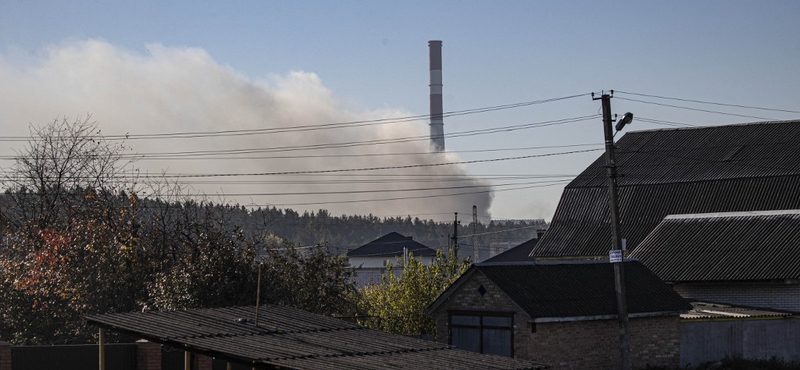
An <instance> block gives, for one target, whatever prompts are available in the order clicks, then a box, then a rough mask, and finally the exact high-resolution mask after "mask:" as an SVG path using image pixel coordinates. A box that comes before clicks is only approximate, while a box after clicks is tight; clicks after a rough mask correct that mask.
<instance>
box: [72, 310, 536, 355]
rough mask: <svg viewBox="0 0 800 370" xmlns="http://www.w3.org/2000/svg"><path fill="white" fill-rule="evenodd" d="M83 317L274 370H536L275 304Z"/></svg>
mask: <svg viewBox="0 0 800 370" xmlns="http://www.w3.org/2000/svg"><path fill="white" fill-rule="evenodd" d="M259 317H260V319H259V326H258V327H256V326H255V325H254V324H253V319H254V318H255V307H228V308H216V309H195V310H185V311H171V312H133V313H121V314H108V315H97V316H89V317H87V318H86V319H87V321H88V322H89V323H90V324H95V325H98V326H100V327H104V328H109V329H114V330H117V331H121V332H125V333H128V334H132V335H134V336H138V337H141V338H145V339H148V340H151V341H153V342H157V343H162V344H166V345H170V346H173V347H177V348H187V349H188V351H190V352H195V353H201V354H205V355H209V356H214V357H217V358H221V359H223V360H227V361H231V362H237V363H242V364H247V365H248V366H254V367H256V368H269V369H275V368H281V369H418V368H419V366H420V364H425V368H429V369H539V368H543V367H544V366H543V365H541V364H537V363H535V362H531V361H523V360H516V359H511V358H506V357H500V356H492V355H483V354H478V353H472V352H467V351H462V350H458V349H455V348H453V347H451V346H448V345H445V344H442V343H438V342H433V341H425V340H421V339H415V338H410V337H406V336H402V335H396V334H389V333H384V332H379V331H375V330H370V329H366V328H363V327H359V326H356V325H355V324H351V323H348V322H345V321H342V320H338V319H334V318H329V317H325V316H320V315H316V314H312V313H309V312H306V311H302V310H298V309H293V308H287V307H277V306H263V307H261V308H260V314H259Z"/></svg>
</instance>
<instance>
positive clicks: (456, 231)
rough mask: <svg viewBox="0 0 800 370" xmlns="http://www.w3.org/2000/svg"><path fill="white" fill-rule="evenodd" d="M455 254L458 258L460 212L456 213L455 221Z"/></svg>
mask: <svg viewBox="0 0 800 370" xmlns="http://www.w3.org/2000/svg"><path fill="white" fill-rule="evenodd" d="M453 252H454V253H455V254H456V258H458V212H456V219H455V221H453Z"/></svg>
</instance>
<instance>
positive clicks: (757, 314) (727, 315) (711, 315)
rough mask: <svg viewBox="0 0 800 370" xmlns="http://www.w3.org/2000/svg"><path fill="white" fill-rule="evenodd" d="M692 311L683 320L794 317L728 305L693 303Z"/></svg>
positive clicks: (789, 314)
mask: <svg viewBox="0 0 800 370" xmlns="http://www.w3.org/2000/svg"><path fill="white" fill-rule="evenodd" d="M692 307H693V308H692V310H691V311H689V312H687V313H685V314H681V319H683V320H707V319H753V318H784V317H792V316H793V314H791V313H788V312H780V311H772V310H764V309H757V308H750V307H738V306H731V305H727V304H719V303H709V302H692Z"/></svg>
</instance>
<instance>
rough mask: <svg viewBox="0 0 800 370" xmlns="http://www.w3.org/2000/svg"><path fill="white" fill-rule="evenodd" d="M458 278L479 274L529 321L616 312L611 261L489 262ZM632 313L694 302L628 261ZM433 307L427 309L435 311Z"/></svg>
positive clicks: (455, 286)
mask: <svg viewBox="0 0 800 370" xmlns="http://www.w3.org/2000/svg"><path fill="white" fill-rule="evenodd" d="M471 269H472V270H473V271H472V273H470V271H467V273H465V274H464V275H463V276H462V277H461V278H459V280H461V279H469V278H470V276H471V275H472V274H474V273H475V272H478V273H481V274H483V275H484V276H486V278H488V279H489V280H490V281H492V283H494V284H495V285H497V287H498V288H499V289H500V290H502V291H503V292H504V293H505V294H506V295H508V297H509V298H510V299H511V300H512V301H514V302H515V303H516V304H517V305H518V306H519V307H520V308H521V309H522V310H524V311H525V313H526V314H527V315H528V316H529V317H530V318H531V319H540V318H569V317H595V316H607V315H616V314H617V301H616V292H615V287H614V266H613V264H611V263H608V261H603V262H591V261H570V262H565V261H560V262H544V263H541V262H540V263H508V264H498V263H485V264H477V265H473V266H472V267H471ZM625 281H626V285H625V287H626V290H627V291H626V295H627V302H628V312H629V313H630V314H646V313H650V314H655V313H668V312H676V311H687V310H689V309H691V306H690V305H689V304H688V303H687V302H686V301H685V300H684V299H683V298H682V297H681V296H679V295H678V294H677V293H675V291H673V290H672V288H670V287H669V286H668V285H667V284H665V283H664V282H663V281H661V280H660V279H659V278H658V277H657V276H655V275H654V274H653V273H652V272H650V271H649V270H647V268H645V267H644V266H643V265H642V264H641V263H639V262H638V261H634V260H629V261H626V262H625ZM459 286H460V284H459V282H458V281H457V282H456V283H455V284H453V285H451V286H450V287H449V288H448V289H447V291H445V293H444V294H443V295H442V296H441V297H440V298H439V299H437V301H436V302H435V303H434V305H440V304H441V303H442V302H444V300H445V299H446V298H447V296H448V295H450V294H452V293H453V292H454V291H455V290H457V289H458V287H459ZM435 309H436V307H434V306H433V305H432V306H431V307H430V308H428V311H429V312H430V311H432V310H435Z"/></svg>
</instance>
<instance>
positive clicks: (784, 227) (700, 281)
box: [631, 210, 800, 366]
mask: <svg viewBox="0 0 800 370" xmlns="http://www.w3.org/2000/svg"><path fill="white" fill-rule="evenodd" d="M631 256H633V257H635V258H638V259H639V260H640V261H641V262H642V263H643V264H644V265H645V266H647V267H648V268H649V269H650V270H652V271H653V273H655V274H656V275H657V276H658V277H659V278H661V279H662V280H663V281H665V282H667V283H669V284H671V285H672V286H673V288H674V289H675V291H676V292H678V293H679V294H680V295H681V296H683V297H685V298H686V299H689V300H692V301H699V302H712V303H695V304H694V305H695V310H693V311H692V312H690V313H689V314H686V315H683V316H682V320H681V347H682V348H683V350H682V351H681V354H682V356H681V357H682V359H681V366H687V365H690V366H692V365H697V364H699V363H701V362H704V361H716V360H719V359H721V358H723V357H726V356H729V357H733V356H740V357H744V358H748V359H760V358H767V357H772V356H777V357H781V358H783V359H785V360H787V361H800V346H798V344H800V334H798V333H800V330H799V329H800V321H798V320H797V319H795V316H796V315H797V313H800V210H784V211H753V212H727V213H706V214H686V215H670V216H667V217H665V218H664V220H663V221H661V223H659V224H658V226H657V227H656V228H655V229H654V230H653V231H652V232H651V233H650V234H649V235H648V236H647V237H646V238H645V239H644V240H643V241H642V243H641V244H640V245H639V247H637V248H636V250H634V251H633V253H632V254H631Z"/></svg>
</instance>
